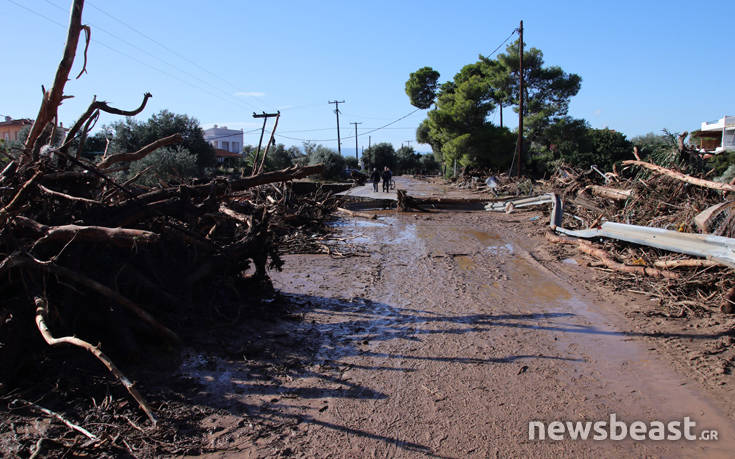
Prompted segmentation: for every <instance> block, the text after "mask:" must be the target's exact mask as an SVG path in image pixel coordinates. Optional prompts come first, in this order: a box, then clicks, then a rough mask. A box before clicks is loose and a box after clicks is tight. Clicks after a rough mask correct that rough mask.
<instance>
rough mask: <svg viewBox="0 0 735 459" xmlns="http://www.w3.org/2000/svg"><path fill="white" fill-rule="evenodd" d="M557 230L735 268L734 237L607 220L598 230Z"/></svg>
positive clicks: (559, 228)
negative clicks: (677, 254)
mask: <svg viewBox="0 0 735 459" xmlns="http://www.w3.org/2000/svg"><path fill="white" fill-rule="evenodd" d="M555 230H556V231H557V232H560V233H564V234H566V235H569V236H573V237H580V238H584V239H592V238H596V237H605V238H611V239H617V240H619V241H625V242H631V243H633V244H639V245H645V246H648V247H655V248H658V249H663V250H668V251H671V252H677V253H684V254H687V255H694V256H698V257H705V258H707V259H709V260H714V261H717V262H719V263H722V264H724V265H727V266H730V267H731V268H735V239H733V238H729V237H723V236H715V235H713V234H694V233H680V232H678V231H670V230H665V229H662V228H651V227H648V226H637V225H626V224H624V223H614V222H605V223H603V224H602V226H601V227H600V228H599V229H597V228H593V229H586V230H578V231H574V230H568V229H566V228H562V227H559V226H557V227H556V228H555Z"/></svg>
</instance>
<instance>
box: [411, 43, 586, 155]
mask: <svg viewBox="0 0 735 459" xmlns="http://www.w3.org/2000/svg"><path fill="white" fill-rule="evenodd" d="M518 49H519V42H518V41H516V42H514V43H512V44H510V45H509V46H508V47H507V49H506V53H505V54H500V55H498V57H497V58H496V59H490V58H487V57H484V56H480V57H479V59H478V61H477V62H475V63H472V64H468V65H465V66H464V67H463V68H462V69H461V70H460V71H459V72H458V73H457V74H456V75H455V76H454V78H453V79H452V80H451V81H447V82H445V83H443V84H442V85H440V86H439V87H438V89H437V88H436V85H435V84H434V85H433V86H432V85H431V83H432V82H433V83H435V81H436V80H431V79H429V78H428V77H426V76H424V77H422V75H428V74H429V71H430V70H431V69H429V68H428V67H424V68H422V69H420V70H419V71H417V72H415V73H413V74H411V75H410V77H409V80H408V81H407V82H406V93H407V94H408V95H409V98H410V99H411V103H412V104H414V105H416V106H417V107H428V106H429V105H430V104H428V105H427V101H428V100H435V103H434V109H433V110H430V111H429V112H428V117H427V119H426V120H424V122H422V123H421V125H420V126H419V128H418V129H417V130H416V140H417V141H419V142H421V143H425V144H429V145H431V147H432V151H433V152H434V156H435V158H437V159H439V160H441V161H442V162H443V163H444V164H445V165H446V166H451V165H452V163H454V161H457V162H458V163H459V164H460V165H462V166H470V165H472V166H482V167H491V168H499V169H503V168H505V167H507V166H508V165H509V164H510V162H511V160H512V158H513V153H514V150H515V139H514V136H513V134H512V133H511V132H510V131H509V130H508V129H506V128H504V127H498V126H495V125H494V124H493V123H491V122H490V121H488V118H489V115H490V114H492V113H493V112H495V110H497V109H500V110H502V108H503V107H508V106H513V105H517V101H518V98H519V97H518V96H519V85H518ZM426 69H428V70H426ZM437 78H438V75H437ZM524 78H525V80H526V84H525V86H524V100H525V101H526V102H525V103H524V113H523V117H524V136H525V137H527V138H528V139H529V140H531V141H538V142H539V143H540V144H544V143H545V139H544V138H543V133H544V132H545V131H547V130H548V128H549V127H551V126H554V125H555V123H556V121H557V120H559V119H562V118H564V117H565V116H566V113H567V111H568V107H569V99H570V98H571V97H572V96H574V95H575V94H577V92H578V91H579V88H580V84H581V78H580V77H579V76H578V75H575V74H567V73H565V72H564V71H563V70H562V69H561V68H560V67H558V66H551V67H546V66H545V65H544V61H543V53H541V51H540V50H538V49H536V48H531V49H529V50H527V51H524ZM422 85H423V86H422ZM432 94H435V95H436V97H435V98H433V96H432ZM514 108H515V110H517V107H514ZM547 148H548V147H547ZM547 153H548V152H547Z"/></svg>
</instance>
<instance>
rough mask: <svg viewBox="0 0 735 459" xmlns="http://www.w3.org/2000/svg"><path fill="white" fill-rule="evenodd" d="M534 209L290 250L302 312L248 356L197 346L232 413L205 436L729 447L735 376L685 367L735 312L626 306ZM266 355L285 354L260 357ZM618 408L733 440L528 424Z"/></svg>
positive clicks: (390, 220)
mask: <svg viewBox="0 0 735 459" xmlns="http://www.w3.org/2000/svg"><path fill="white" fill-rule="evenodd" d="M399 180H400V181H401V182H399V185H400V186H402V187H408V188H409V189H410V188H411V187H412V186H415V187H417V188H421V187H425V186H426V185H425V184H418V183H414V182H413V181H411V180H408V179H404V178H399ZM529 216H530V217H532V216H533V214H527V213H526V214H513V215H509V216H508V215H500V216H498V215H494V214H489V213H486V212H483V211H479V212H462V211H437V212H433V213H428V214H397V213H394V212H381V213H380V218H378V219H377V220H375V221H367V220H356V219H347V220H342V221H340V222H338V223H337V225H338V229H339V231H338V235H337V237H338V238H340V239H341V243H342V244H345V247H347V245H348V244H349V246H350V247H353V248H354V247H359V248H360V251H361V252H362V255H363V256H353V257H347V258H333V257H329V256H326V255H291V256H288V257H287V258H286V267H285V269H284V271H283V272H280V273H276V272H273V273H271V274H272V276H273V280H274V284H275V286H276V288H277V290H278V291H279V292H280V294H281V295H282V299H281V300H277V301H285V302H286V303H288V304H289V314H288V315H287V317H286V319H288V320H282V321H278V322H274V323H263V324H260V325H258V326H256V327H255V328H254V329H252V330H249V331H248V333H250V334H252V341H249V342H251V345H250V347H246V348H245V350H244V351H243V353H244V357H245V361H243V359H242V358H240V359H238V358H234V357H233V358H225V357H213V356H208V357H202V356H201V355H190V356H188V357H187V360H186V361H185V363H184V366H183V367H182V370H181V371H182V373H183V375H182V376H184V377H186V378H190V379H192V380H196V382H198V383H199V384H200V385H201V387H200V390H199V393H198V397H199V398H200V401H201V402H202V403H207V404H208V405H210V406H214V407H216V408H217V409H218V410H219V411H218V414H216V415H211V416H208V417H207V418H206V419H204V420H203V422H202V427H204V428H205V429H208V432H210V434H209V436H208V438H207V446H208V447H209V448H212V449H214V450H218V451H220V454H237V455H241V456H243V457H266V456H278V455H284V456H285V455H296V456H303V457H420V456H438V457H522V456H523V457H528V456H531V457H549V456H554V455H564V456H565V457H566V456H586V457H589V456H593V455H602V456H604V457H612V456H613V455H614V456H625V457H630V456H636V457H640V456H665V457H679V456H690V457H691V456H707V457H728V456H730V457H731V455H732V451H735V442H734V440H733V439H734V438H735V437H734V436H733V428H732V426H733V421H732V413H733V411H732V403H731V402H730V401H729V400H732V397H731V393H730V392H728V391H730V390H731V386H732V383H731V380H730V378H731V376H730V375H729V374H727V373H728V372H713V373H712V374H711V375H710V374H709V373H707V374H706V375H705V374H703V377H702V378H700V379H699V380H697V378H696V375H697V371H699V373H702V371H704V370H701V369H700V370H696V369H692V368H689V367H687V366H686V365H678V364H677V362H679V361H683V360H686V357H682V356H681V355H678V354H680V353H681V352H682V351H681V349H680V348H681V346H684V345H683V344H680V343H691V345H692V346H695V348H696V346H698V345H699V344H698V343H705V342H706V343H709V344H702V345H703V346H704V345H711V343H720V342H721V341H723V340H725V341H727V340H729V344H732V338H731V336H730V335H728V331H729V330H731V328H728V327H731V326H732V324H730V323H722V324H719V323H717V324H714V325H712V326H710V327H697V328H687V327H684V326H683V325H681V324H674V325H671V324H669V325H667V324H660V323H659V324H657V323H655V321H652V320H651V319H648V318H647V319H646V320H647V321H648V322H646V324H642V323H638V322H636V320H638V319H635V318H631V317H630V316H629V315H626V314H625V313H626V311H630V310H631V309H635V308H636V302H645V301H647V300H646V299H645V298H640V297H635V296H631V295H630V294H627V295H626V294H624V293H620V292H618V293H613V292H612V291H611V290H609V289H608V290H605V289H597V288H593V286H594V285H596V284H595V279H594V278H593V277H590V276H589V275H587V274H586V273H587V272H589V271H590V269H589V268H587V267H585V266H581V261H579V260H576V259H571V258H570V259H566V260H564V261H556V260H554V259H553V258H554V257H552V256H551V255H550V254H549V252H548V249H547V248H545V247H544V246H543V242H542V241H543V239H542V238H541V237H534V236H533V235H534V234H536V233H540V231H539V228H540V227H541V226H540V225H539V226H535V227H532V225H531V224H530V223H529V220H534V219H533V218H530V217H529ZM585 276H586V277H585ZM667 327H668V328H667ZM223 339H224V338H223ZM263 340H266V341H265V342H268V343H270V344H267V345H263V344H262V343H263V342H264V341H263ZM266 354H267V355H273V356H277V358H276V357H274V360H273V361H272V362H271V363H270V364H268V365H265V367H264V368H259V367H258V366H256V365H253V364H252V362H251V363H250V364H249V363H248V358H251V359H255V358H256V357H262V356H263V355H266ZM261 360H262V359H261ZM718 378H719V379H718ZM611 414H615V416H616V417H617V419H618V420H623V421H626V422H628V423H631V422H633V421H643V422H646V423H650V422H651V421H662V422H669V421H675V420H681V421H683V419H684V417H687V416H688V417H690V418H691V419H692V420H693V421H695V422H696V427H695V429H694V432H695V433H697V434H698V433H699V432H701V431H702V430H708V429H715V430H717V431H718V437H719V440H717V441H704V440H697V441H685V440H678V441H669V440H664V441H653V440H646V441H634V440H631V439H625V440H622V441H612V440H605V441H593V440H586V441H582V440H571V439H569V436H565V437H564V440H560V441H552V440H549V439H546V440H543V441H540V440H530V439H529V422H530V421H545V422H551V421H577V420H579V421H599V420H609V418H610V415H611Z"/></svg>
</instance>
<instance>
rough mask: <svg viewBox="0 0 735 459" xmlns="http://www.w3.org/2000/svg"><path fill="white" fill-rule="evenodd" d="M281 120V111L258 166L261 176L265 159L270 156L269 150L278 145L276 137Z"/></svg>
mask: <svg viewBox="0 0 735 459" xmlns="http://www.w3.org/2000/svg"><path fill="white" fill-rule="evenodd" d="M279 119H281V111H280V110H279V111H278V112H277V113H276V122H275V124H274V125H273V130H272V131H271V138H270V139H268V144H267V145H266V146H265V151H264V152H263V158H262V159H261V160H260V166H258V173H259V174H260V173H261V172H262V171H263V164H265V157H266V156H268V150H269V149H270V148H271V145H273V144H274V143H276V140H275V136H276V129H278V120H279Z"/></svg>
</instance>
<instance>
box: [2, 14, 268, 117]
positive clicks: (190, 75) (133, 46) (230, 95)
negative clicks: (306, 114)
mask: <svg viewBox="0 0 735 459" xmlns="http://www.w3.org/2000/svg"><path fill="white" fill-rule="evenodd" d="M9 1H11V0H9ZM44 1H45V2H46V3H48V4H49V5H51V6H53V7H55V8H57V9H59V10H62V11H66V10H65V9H64V8H62V7H61V6H59V5H57V4H55V3H53V2H52V1H50V0H44ZM89 25H91V26H92V29H93V30H98V31H100V32H103V33H105V34H107V35H109V36H111V37H112V38H114V39H116V40H118V41H120V42H122V43H124V44H126V45H128V46H130V47H131V48H134V49H136V50H138V51H139V52H141V53H143V54H146V55H148V56H149V57H151V58H153V59H155V60H156V61H158V62H160V63H163V64H165V65H168V66H169V67H172V68H173V69H175V70H176V71H177V72H180V73H182V74H185V75H188V76H189V77H191V78H193V79H195V80H197V81H199V82H201V83H203V84H205V85H207V86H209V87H210V88H213V89H214V90H217V91H219V92H221V93H223V94H224V95H225V96H228V97H232V98H233V100H234V101H235V102H237V103H240V104H241V105H242V106H243V107H244V106H245V105H247V106H248V108H249V109H256V110H260V109H261V108H260V107H258V106H256V105H254V104H252V103H250V102H248V101H247V100H242V99H239V98H235V96H233V94H232V93H231V92H229V91H225V90H224V89H222V88H220V87H218V86H216V85H214V84H212V83H210V82H208V81H206V80H204V79H202V78H199V77H198V76H196V75H194V74H193V73H191V72H188V71H187V70H184V69H182V68H181V67H179V66H177V65H176V64H173V63H171V62H169V61H167V60H165V59H163V58H161V57H159V56H156V55H154V54H153V53H151V52H149V51H148V50H146V49H144V48H142V47H140V46H138V45H136V44H135V43H132V42H131V41H129V40H127V39H126V38H124V37H121V36H119V35H117V34H115V33H112V32H110V31H109V30H106V29H104V28H102V27H100V26H98V25H95V24H92V23H90V24H89ZM92 41H94V42H96V43H98V44H100V43H101V42H100V41H99V40H97V39H96V38H94V39H93V40H92ZM103 46H107V47H108V48H109V46H108V45H103ZM118 51H119V50H118ZM124 55H125V54H124ZM127 57H130V56H127ZM137 62H140V61H137ZM179 81H181V80H180V79H179ZM243 104H244V105H243Z"/></svg>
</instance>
